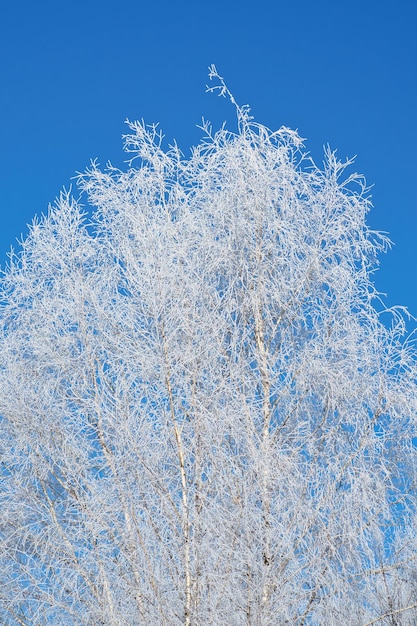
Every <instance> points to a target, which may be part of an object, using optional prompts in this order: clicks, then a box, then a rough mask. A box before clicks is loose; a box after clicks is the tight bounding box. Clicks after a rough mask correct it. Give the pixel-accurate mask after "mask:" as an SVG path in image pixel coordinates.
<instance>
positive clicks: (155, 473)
mask: <svg viewBox="0 0 417 626" xmlns="http://www.w3.org/2000/svg"><path fill="white" fill-rule="evenodd" d="M213 74H214V75H215V76H216V74H215V71H214V70H213ZM217 78H218V79H219V80H220V88H221V90H222V93H223V94H226V95H230V94H229V92H228V91H227V88H226V87H225V85H224V83H223V82H222V81H221V79H220V78H219V77H217ZM236 108H237V113H238V132H237V133H230V132H228V131H227V130H226V129H225V128H223V129H221V130H220V131H218V132H217V133H214V134H212V132H211V129H210V127H209V126H208V125H206V126H205V131H206V135H207V136H206V138H205V139H204V140H203V141H202V142H201V144H200V145H199V146H197V147H196V148H194V149H193V152H192V155H191V157H190V158H188V159H186V158H184V157H183V156H182V155H181V154H180V152H179V150H178V149H177V148H176V147H173V148H170V149H169V150H168V151H164V149H163V148H162V144H161V137H160V136H159V134H158V133H157V130H156V128H155V127H147V126H145V125H144V124H143V123H133V124H130V134H129V136H127V137H126V149H127V150H128V151H129V152H130V153H131V154H132V155H133V156H134V157H135V156H137V157H138V161H137V162H136V161H134V160H133V161H132V162H131V164H130V166H129V168H128V169H127V171H119V170H116V169H113V168H111V167H109V168H108V169H107V170H105V171H102V170H101V169H99V167H98V166H97V165H95V164H93V165H92V167H91V168H90V169H89V171H87V172H86V173H85V175H83V176H81V177H80V179H79V184H80V187H81V190H82V191H83V192H84V194H85V197H86V198H87V199H88V202H89V205H90V206H91V207H92V213H91V216H90V218H87V215H86V214H85V213H84V212H83V209H82V206H81V205H80V204H79V202H77V201H76V200H75V199H74V198H72V197H71V196H70V195H69V194H65V193H63V194H62V196H61V198H60V199H59V201H58V202H57V204H56V206H55V207H53V208H51V209H50V211H49V214H48V215H47V216H46V217H44V218H43V219H42V220H40V221H39V222H35V223H34V224H33V226H32V228H31V230H30V234H29V236H28V237H27V239H26V240H25V241H24V242H23V244H22V250H21V252H20V253H19V254H18V255H17V256H11V259H10V264H9V267H8V269H7V271H6V272H5V274H4V277H3V280H2V285H1V291H2V293H1V300H2V304H1V313H0V315H1V336H0V390H1V391H0V416H1V418H0V420H1V421H0V426H1V438H0V452H1V464H2V465H1V472H2V474H1V478H2V480H1V488H0V497H1V511H2V514H1V521H0V615H1V620H0V621H1V622H2V623H3V624H5V625H13V626H14V625H17V624H21V625H23V624H24V625H35V624H36V625H43V624H45V625H46V624H63V625H71V626H72V625H74V626H76V625H82V624H84V625H93V624H94V625H97V626H98V625H100V624H103V625H120V626H122V625H123V626H126V625H131V626H136V625H138V624H143V625H149V624H152V625H167V626H171V625H175V624H184V625H186V626H191V625H193V626H197V625H199V626H205V625H207V624H215V625H221V624H229V625H231V626H232V625H240V624H242V625H243V624H246V625H261V624H262V625H264V626H267V625H271V624H282V625H284V624H289V625H291V626H302V625H326V626H340V625H341V624H349V625H351V626H365V624H368V625H369V624H380V625H387V626H388V625H393V624H401V625H409V626H411V625H412V624H415V623H416V620H417V608H416V591H417V578H416V575H415V562H416V561H415V560H416V554H417V553H416V549H417V546H416V540H415V508H416V500H415V496H416V484H415V480H416V467H415V465H416V448H415V445H414V444H413V437H415V436H416V421H415V416H416V408H417V394H416V382H415V381H416V355H415V350H414V348H413V346H412V344H411V343H410V342H409V341H407V340H406V339H404V337H405V335H404V324H403V321H402V319H401V317H400V316H399V315H397V314H394V315H393V323H392V325H391V326H390V327H389V328H388V327H387V326H386V325H383V324H382V322H381V320H380V315H379V313H378V312H377V308H378V307H379V308H381V307H380V305H379V302H380V301H379V299H378V296H377V294H376V292H375V290H374V287H373V283H372V280H371V279H372V272H373V270H374V269H375V264H376V261H375V259H376V256H377V254H378V253H379V252H380V251H381V250H383V249H384V247H385V246H386V244H387V241H386V240H385V239H384V237H383V236H381V235H379V234H378V233H374V232H371V231H370V230H369V229H368V227H367V225H366V221H365V218H366V213H367V211H368V209H369V206H370V202H369V199H368V196H367V191H366V188H365V186H364V183H363V181H362V179H361V178H360V177H358V176H356V175H352V176H350V177H349V176H345V169H346V166H347V165H350V163H345V164H342V163H341V162H340V161H338V159H337V158H336V155H335V154H334V153H332V152H330V151H327V152H326V155H325V157H326V161H325V165H324V168H323V170H321V169H319V168H317V167H316V166H315V165H314V164H313V163H312V162H311V161H309V160H308V159H307V157H306V156H305V153H304V152H303V143H302V140H301V139H300V137H299V136H298V135H297V133H295V132H293V131H290V130H289V129H286V128H281V129H280V130H279V131H277V132H271V131H269V130H268V129H266V128H265V127H263V126H261V125H258V124H255V123H254V122H253V121H252V120H251V118H250V117H249V114H248V110H247V109H245V108H243V109H242V108H239V107H238V106H237V105H236Z"/></svg>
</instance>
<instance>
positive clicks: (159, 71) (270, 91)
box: [0, 0, 417, 315]
mask: <svg viewBox="0 0 417 626" xmlns="http://www.w3.org/2000/svg"><path fill="white" fill-rule="evenodd" d="M416 33H417V2H416V0H397V1H396V2H388V1H386V0H361V1H359V0H349V2H340V1H338V0H317V1H316V2H313V1H300V0H298V1H297V0H286V1H283V0H269V1H265V0H258V1H257V2H248V1H246V0H241V1H240V2H239V1H237V0H221V1H219V0H211V1H210V2H207V3H202V2H198V1H197V0H195V1H194V2H191V1H188V0H187V1H181V0H177V2H167V1H158V0H154V1H153V2H149V1H148V2H141V0H120V1H119V2H107V1H106V0H104V1H103V0H101V1H100V2H99V1H98V0H93V1H91V0H84V1H82V2H81V1H80V0H73V1H72V2H67V1H66V0H61V2H56V0H55V1H54V2H52V1H45V0H39V1H38V2H33V1H29V0H22V1H20V2H19V1H18V0H16V1H15V2H13V3H12V2H10V1H9V2H3V3H2V8H1V9H0V51H1V56H0V58H1V62H0V112H1V115H0V140H1V148H2V149H1V156H0V159H1V164H0V219H1V231H0V263H1V265H2V266H4V263H5V259H6V252H7V251H8V249H9V248H10V245H11V244H13V243H14V242H15V239H16V237H19V236H20V234H21V233H23V234H25V233H26V232H27V228H26V224H27V223H28V222H30V221H31V220H32V217H33V216H34V214H35V213H37V214H40V213H42V212H44V211H45V210H46V209H47V206H48V203H49V202H51V201H53V200H54V198H55V197H56V195H57V194H58V193H59V191H60V189H62V187H63V186H66V187H68V186H69V184H70V183H71V177H72V176H73V175H74V174H75V172H76V171H81V170H84V169H85V167H86V166H88V164H89V161H90V159H91V158H94V157H98V160H99V161H100V162H101V163H102V164H104V163H105V162H106V161H107V160H111V161H112V162H113V163H114V164H115V165H121V164H122V163H123V160H124V159H125V156H124V154H123V152H122V149H121V145H122V143H121V139H120V138H121V135H122V133H123V132H124V131H125V129H124V124H123V122H124V119H125V118H126V117H129V118H131V119H134V118H144V119H145V120H146V121H147V122H149V123H151V122H160V125H161V127H162V129H163V130H164V133H165V135H166V137H167V140H168V141H171V140H172V139H173V138H176V139H177V141H178V143H179V145H180V147H181V148H182V150H183V151H184V152H185V153H186V154H188V148H189V146H190V145H191V144H193V143H196V142H198V140H199V137H200V132H199V131H198V129H196V125H197V124H198V123H199V122H200V121H201V116H204V117H205V118H208V119H210V120H212V121H213V122H214V125H219V124H220V123H221V122H222V121H223V120H225V119H227V120H231V124H233V110H232V108H231V107H230V105H228V103H227V102H226V101H225V100H223V99H219V98H216V97H215V96H213V95H210V94H206V93H205V85H206V83H207V66H208V65H209V64H211V63H215V64H216V65H217V68H218V70H219V72H220V73H221V74H222V75H223V76H225V78H226V80H227V83H228V85H229V86H230V88H231V90H232V91H233V93H234V95H235V98H236V99H237V101H238V102H239V103H240V104H246V103H248V104H250V106H251V108H252V112H253V114H254V116H255V117H256V119H257V121H259V122H261V123H263V124H265V125H267V126H269V127H270V128H274V129H275V128H278V127H279V126H281V125H282V124H284V125H286V126H290V127H292V128H298V129H299V132H300V134H301V135H302V136H303V137H306V138H307V144H306V145H307V148H308V149H309V150H310V152H311V153H312V155H313V157H314V158H315V160H316V161H319V162H320V161H321V153H322V146H323V144H327V143H329V144H330V145H331V147H333V148H338V153H339V155H340V157H346V156H354V155H355V154H357V155H358V157H357V162H356V168H355V169H356V170H358V171H360V172H362V173H364V174H365V175H366V178H367V180H368V183H370V184H374V188H373V191H372V195H373V201H374V205H375V207H374V209H373V211H372V212H371V214H370V216H369V222H370V224H371V226H372V227H373V228H377V229H380V230H384V231H388V232H389V233H390V236H391V238H392V239H393V241H394V242H395V244H396V245H395V246H394V248H393V250H391V252H389V253H388V255H385V256H384V257H383V258H382V259H381V269H380V270H379V271H378V273H377V274H376V276H375V281H376V285H377V287H378V288H379V289H380V290H381V291H386V292H388V294H389V298H388V303H389V304H390V305H392V304H403V305H405V306H407V307H408V308H409V309H410V310H411V312H414V314H416V315H417V293H416V289H415V283H416V278H415V275H416V270H417V240H416V235H417V192H416V187H417V185H416V183H417V151H416V146H417V141H416V140H417V34H416Z"/></svg>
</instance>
